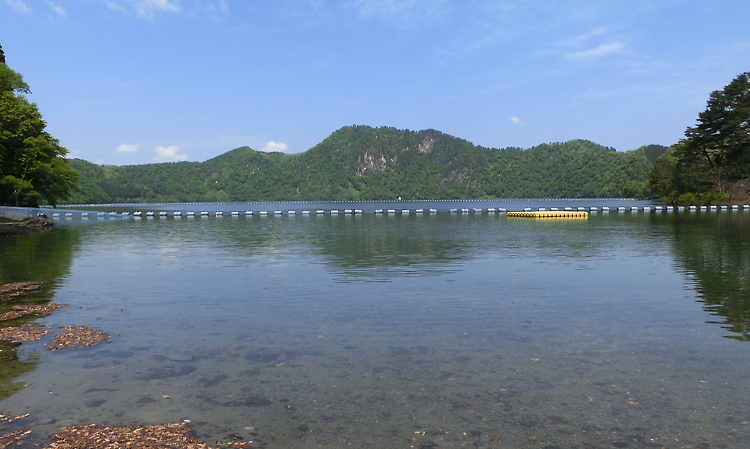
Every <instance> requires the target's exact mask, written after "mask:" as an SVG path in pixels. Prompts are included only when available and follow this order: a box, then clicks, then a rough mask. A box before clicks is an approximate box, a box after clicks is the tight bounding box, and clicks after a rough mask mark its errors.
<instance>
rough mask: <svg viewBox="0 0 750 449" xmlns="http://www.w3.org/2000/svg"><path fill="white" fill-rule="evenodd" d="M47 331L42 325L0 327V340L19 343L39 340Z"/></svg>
mask: <svg viewBox="0 0 750 449" xmlns="http://www.w3.org/2000/svg"><path fill="white" fill-rule="evenodd" d="M48 333H49V330H48V329H45V328H42V327H31V326H19V327H3V328H0V341H4V342H6V343H13V344H21V343H25V342H27V341H35V340H41V339H42V338H44V337H45V336H46V335H47V334H48Z"/></svg>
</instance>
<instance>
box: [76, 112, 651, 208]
mask: <svg viewBox="0 0 750 449" xmlns="http://www.w3.org/2000/svg"><path fill="white" fill-rule="evenodd" d="M664 150H665V148H664V147H661V146H654V145H651V146H648V147H642V148H639V149H638V150H633V151H629V152H626V153H621V152H616V151H614V150H612V149H608V148H605V147H602V146H601V145H597V144H595V143H592V142H589V141H585V140H572V141H569V142H565V143H551V144H544V145H539V146H537V147H533V148H530V149H527V150H522V149H520V148H506V149H502V150H498V149H488V148H483V147H479V146H476V145H473V144H471V143H470V142H468V141H466V140H463V139H459V138H456V137H453V136H450V135H447V134H443V133H441V132H439V131H435V130H426V131H419V132H414V131H409V130H397V129H395V128H385V127H383V128H372V127H368V126H347V127H344V128H341V129H339V130H338V131H336V132H334V133H333V134H331V135H330V136H329V137H328V138H326V139H325V140H324V141H322V142H321V143H319V144H318V145H316V146H315V147H313V148H311V149H310V150H308V151H306V152H304V153H299V154H291V155H288V154H282V153H263V152H259V151H255V150H252V149H250V148H247V147H242V148H237V149H235V150H232V151H229V152H227V153H225V154H222V155H221V156H218V157H215V158H213V159H209V160H208V161H205V162H178V163H161V164H148V165H132V166H122V167H118V166H100V165H95V164H92V163H89V162H86V161H83V160H77V159H74V160H70V161H69V162H70V165H71V166H72V167H73V168H74V169H76V170H77V171H78V173H79V186H80V191H79V192H78V193H77V194H75V195H74V197H73V198H72V199H71V201H72V202H74V203H101V202H163V201H254V200H380V199H382V200H385V199H395V198H398V197H402V198H404V199H433V198H442V199H456V198H485V197H496V198H529V197H547V198H555V197H566V198H582V197H621V196H642V195H643V194H644V193H645V192H644V191H643V189H644V187H645V186H646V182H645V181H646V179H647V177H648V172H649V170H650V169H651V167H652V165H653V161H654V160H655V159H656V157H658V156H659V155H660V154H661V153H662V152H663V151H664Z"/></svg>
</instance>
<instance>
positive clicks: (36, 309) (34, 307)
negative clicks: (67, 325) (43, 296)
mask: <svg viewBox="0 0 750 449" xmlns="http://www.w3.org/2000/svg"><path fill="white" fill-rule="evenodd" d="M67 306H68V305H67V304H55V303H49V304H45V305H38V304H20V305H16V306H13V307H11V310H10V311H8V312H5V313H1V314H0V321H8V320H14V319H16V318H20V317H22V316H27V315H39V316H46V315H49V314H51V313H52V312H54V311H55V310H60V309H62V308H63V307H67Z"/></svg>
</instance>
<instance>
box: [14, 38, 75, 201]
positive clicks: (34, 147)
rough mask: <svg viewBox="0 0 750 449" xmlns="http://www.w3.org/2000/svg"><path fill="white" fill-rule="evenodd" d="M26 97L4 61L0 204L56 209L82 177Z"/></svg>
mask: <svg viewBox="0 0 750 449" xmlns="http://www.w3.org/2000/svg"><path fill="white" fill-rule="evenodd" d="M0 55H2V59H4V54H3V53H2V47H0ZM28 93H30V90H29V86H28V85H27V84H26V83H25V82H24V81H23V77H22V76H21V75H20V74H18V73H16V72H14V71H13V70H11V69H10V68H8V66H7V65H5V63H4V62H0V205H5V206H29V207H36V206H38V205H39V201H40V200H46V201H47V202H49V203H50V204H52V205H53V206H54V205H56V204H57V203H58V201H60V200H66V199H68V198H69V197H70V193H71V191H72V190H74V189H75V188H76V181H77V179H78V174H77V173H76V172H75V170H73V169H72V168H70V166H69V165H68V163H67V162H66V160H65V159H64V157H65V155H66V154H67V153H68V151H67V150H66V149H65V148H63V147H62V146H61V145H60V143H59V142H58V140H57V139H55V138H53V137H52V136H51V135H50V134H49V133H48V132H46V131H45V130H44V128H45V127H46V126H47V124H46V123H45V122H44V120H42V115H41V114H40V113H39V109H38V108H37V106H36V104H34V103H30V102H29V101H28V100H27V99H26V97H25V96H24V94H28Z"/></svg>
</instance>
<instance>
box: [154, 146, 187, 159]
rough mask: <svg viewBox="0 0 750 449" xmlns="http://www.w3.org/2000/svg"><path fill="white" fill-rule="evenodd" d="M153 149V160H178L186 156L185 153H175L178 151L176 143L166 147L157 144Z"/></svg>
mask: <svg viewBox="0 0 750 449" xmlns="http://www.w3.org/2000/svg"><path fill="white" fill-rule="evenodd" d="M154 151H155V152H156V156H154V160H155V161H157V162H178V161H184V160H186V159H187V157H188V156H187V154H185V153H183V154H177V152H178V151H180V149H179V148H177V145H170V146H168V147H163V146H158V147H156V150H154Z"/></svg>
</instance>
